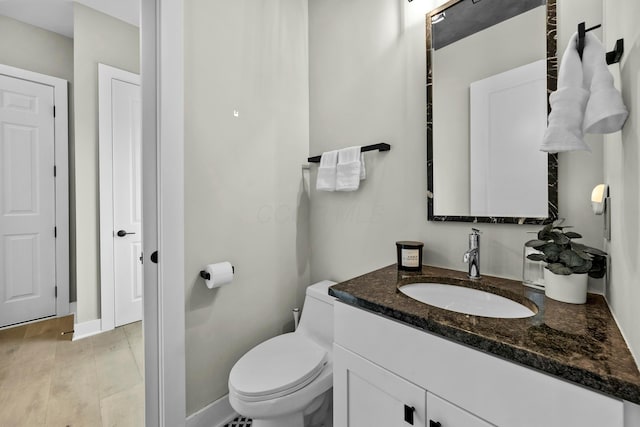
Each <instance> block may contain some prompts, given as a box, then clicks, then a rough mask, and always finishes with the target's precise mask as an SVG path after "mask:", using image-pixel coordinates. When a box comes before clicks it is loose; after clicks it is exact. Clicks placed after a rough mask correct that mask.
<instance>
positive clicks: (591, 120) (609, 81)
mask: <svg viewBox="0 0 640 427" xmlns="http://www.w3.org/2000/svg"><path fill="white" fill-rule="evenodd" d="M584 44H585V45H584V52H583V54H582V69H583V72H584V76H585V84H587V85H588V86H587V87H588V88H589V90H590V92H591V93H590V95H589V101H588V102H587V108H586V110H585V113H584V124H583V128H584V131H585V132H587V133H613V132H617V131H619V130H620V129H622V126H623V125H624V122H625V121H626V120H627V116H628V115H629V112H628V111H627V108H626V107H625V105H624V102H623V101H622V95H621V94H620V92H619V91H618V89H616V88H615V86H614V85H613V76H612V75H611V73H610V72H609V69H608V68H607V63H606V52H605V50H604V47H603V46H602V43H600V40H598V38H597V37H596V36H595V35H593V34H591V33H587V34H586V37H585V43H584Z"/></svg>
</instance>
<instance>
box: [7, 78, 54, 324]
mask: <svg viewBox="0 0 640 427" xmlns="http://www.w3.org/2000/svg"><path fill="white" fill-rule="evenodd" d="M54 141H55V139H54V89H53V87H51V86H48V85H44V84H39V83H34V82H31V81H27V80H23V79H19V78H14V77H9V76H6V75H0V238H1V239H2V241H1V242H0V303H1V306H0V327H1V326H6V325H10V324H14V323H19V322H24V321H27V320H33V319H38V318H41V317H47V316H53V315H55V314H56V246H55V223H56V219H55V213H56V205H55V203H56V199H55V197H56V195H55V176H54V160H55V144H54Z"/></svg>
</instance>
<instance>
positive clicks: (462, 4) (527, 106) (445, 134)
mask: <svg viewBox="0 0 640 427" xmlns="http://www.w3.org/2000/svg"><path fill="white" fill-rule="evenodd" d="M426 24H427V71H428V74H427V103H428V104H427V116H428V117H427V121H428V129H427V132H428V135H427V144H428V147H427V152H428V154H427V155H428V163H427V167H428V190H429V191H428V214H429V219H430V220H435V221H473V222H500V223H543V222H546V221H549V220H550V218H554V217H555V216H556V215H557V159H556V157H555V156H554V155H548V154H546V153H543V152H540V151H539V146H540V142H541V141H542V136H543V134H544V129H545V127H546V118H547V112H548V107H547V105H548V102H547V96H548V93H549V92H551V91H553V90H555V83H556V74H557V70H556V62H555V50H556V48H555V0H550V1H544V0H525V1H515V0H501V1H471V0H454V1H451V2H449V3H447V4H445V5H444V6H442V7H441V8H438V9H436V10H434V11H432V12H431V13H430V14H428V15H427V23H426ZM547 58H552V60H547ZM450 123H455V126H451V125H450Z"/></svg>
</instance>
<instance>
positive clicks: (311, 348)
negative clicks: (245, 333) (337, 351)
mask: <svg viewBox="0 0 640 427" xmlns="http://www.w3.org/2000/svg"><path fill="white" fill-rule="evenodd" d="M331 285H335V282H331V281H329V280H324V281H322V282H318V283H315V284H313V285H311V286H309V287H308V288H307V292H306V297H305V300H304V305H303V307H302V315H301V319H300V324H299V326H298V328H297V329H296V331H295V332H291V333H288V334H283V335H280V336H277V337H274V338H271V339H269V340H267V341H265V342H263V343H262V344H259V345H257V346H256V347H254V348H252V349H251V350H249V351H248V352H247V353H246V354H245V355H244V356H242V357H241V358H240V360H238V361H237V362H236V364H235V365H234V366H233V368H232V369H231V373H230V374H229V402H230V403H231V406H232V407H233V409H234V410H235V411H236V412H237V413H239V414H241V415H243V416H245V417H248V418H251V419H252V420H253V423H252V426H253V427H321V426H324V427H330V426H332V419H331V417H332V412H331V407H332V387H333V358H332V346H333V301H334V298H333V297H331V296H330V295H329V294H328V290H329V286H331Z"/></svg>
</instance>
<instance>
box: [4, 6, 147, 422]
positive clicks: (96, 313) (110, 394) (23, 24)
mask: <svg viewBox="0 0 640 427" xmlns="http://www.w3.org/2000/svg"><path fill="white" fill-rule="evenodd" d="M139 15H140V3H139V1H137V0H77V1H70V0H5V1H0V40H2V43H0V238H1V239H2V241H3V242H5V244H2V245H0V272H3V273H2V274H0V294H2V295H3V298H2V301H1V302H2V304H1V305H2V306H1V307H0V362H1V365H0V390H2V391H3V393H0V394H2V397H0V400H1V401H2V404H1V405H0V425H2V426H36V425H38V426H39V425H45V424H46V425H51V426H54V425H55V426H64V425H79V426H101V425H125V424H126V425H139V426H142V425H144V351H143V347H144V344H143V336H142V324H141V318H142V305H141V302H142V295H141V291H142V289H141V287H142V283H141V271H142V264H141V261H140V260H139V255H140V237H141V233H140V224H139V223H140V203H139V202H138V200H139V198H140V182H139V181H140V179H139V178H140V163H139V161H140V97H139V93H140V82H139V72H140V44H139V40H140V30H139V21H140V16H139ZM105 67H107V69H108V71H109V72H110V73H111V74H109V75H106V74H105V73H104V72H103V73H101V69H102V70H103V71H104V69H105ZM109 76H112V77H113V78H109ZM114 76H115V77H114ZM101 85H103V87H108V90H100V86H101ZM104 85H107V86H104ZM61 101H63V102H61ZM105 106H107V107H105ZM105 114H106V115H105ZM62 128H64V134H61V133H60V129H62ZM105 129H108V130H109V132H106V133H105V132H103V131H104V130H105ZM107 143H109V144H111V145H112V150H111V151H108V152H107V153H106V154H105V152H103V150H102V149H103V148H104V147H105V146H106V145H107ZM62 147H64V150H63V151H62ZM105 156H106V157H111V156H113V158H115V159H117V160H118V161H117V162H115V164H111V169H109V170H110V173H111V178H112V179H110V180H109V181H108V185H106V184H105V182H107V181H104V180H103V179H101V178H102V176H101V174H102V173H104V172H105V171H106V170H107V169H105V164H107V163H105V162H104V159H105V158H106V157H105ZM54 167H55V169H54ZM54 171H55V172H54ZM67 179H68V182H67ZM62 180H64V181H63V182H64V185H62V184H59V183H60V182H61V181H62ZM105 199H112V200H113V204H114V206H112V209H111V213H110V214H109V215H106V214H105V212H108V211H109V209H105V203H104V200H105ZM61 206H64V210H65V211H67V210H68V217H66V216H65V217H63V215H60V212H61ZM65 215H66V212H65ZM107 216H109V217H110V218H111V229H110V230H109V231H108V233H107V234H106V236H107V237H105V235H101V232H102V231H103V227H104V224H107V223H108V218H107ZM125 217H126V218H125ZM16 218H18V219H19V220H20V221H21V222H20V223H18V221H15V219H16ZM54 226H55V229H54ZM135 227H137V228H135ZM120 229H122V230H125V235H123V236H121V235H120V234H117V232H118V231H119V230H120ZM53 230H55V232H54V231H53ZM61 241H65V244H61V243H60V242H61ZM107 241H111V251H110V252H109V251H105V250H104V247H102V246H101V245H103V244H104V243H105V242H107ZM7 242H8V243H7ZM106 253H110V254H111V255H112V259H111V262H108V260H105V257H104V255H105V254H106ZM63 254H64V255H65V256H67V257H68V258H65V261H67V262H65V263H63V264H60V263H59V260H60V257H61V256H62V255H63ZM9 270H11V273H10V274H4V273H5V272H7V271H9ZM62 270H64V274H61V273H60V272H61V271H62ZM109 274H111V277H112V279H111V280H107V279H105V277H107V276H108V275H109ZM109 293H110V295H111V298H108V297H106V296H108V295H109ZM72 338H73V340H72Z"/></svg>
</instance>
